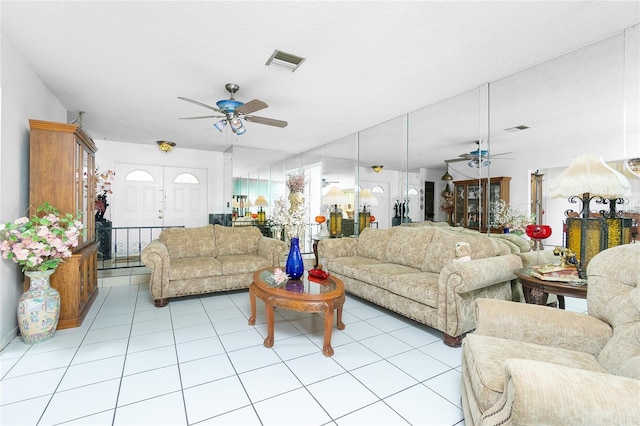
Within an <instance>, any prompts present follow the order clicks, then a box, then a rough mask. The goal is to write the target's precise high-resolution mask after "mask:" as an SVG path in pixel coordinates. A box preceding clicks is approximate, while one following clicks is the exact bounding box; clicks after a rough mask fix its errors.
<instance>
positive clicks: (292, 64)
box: [265, 49, 305, 72]
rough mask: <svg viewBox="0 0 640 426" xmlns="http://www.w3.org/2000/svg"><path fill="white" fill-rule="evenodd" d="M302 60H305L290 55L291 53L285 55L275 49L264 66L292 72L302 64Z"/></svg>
mask: <svg viewBox="0 0 640 426" xmlns="http://www.w3.org/2000/svg"><path fill="white" fill-rule="evenodd" d="M304 60H305V58H301V57H300V56H296V55H292V54H291V53H286V52H283V51H281V50H278V49H276V50H274V51H273V54H272V55H271V57H270V58H269V60H268V61H267V63H266V64H265V65H269V66H272V67H278V68H284V69H286V70H289V71H291V72H294V71H295V70H297V69H298V67H299V66H300V65H301V64H302V63H303V62H304Z"/></svg>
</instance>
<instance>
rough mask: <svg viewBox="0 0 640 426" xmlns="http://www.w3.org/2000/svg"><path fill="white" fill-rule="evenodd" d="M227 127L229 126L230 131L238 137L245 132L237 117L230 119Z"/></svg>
mask: <svg viewBox="0 0 640 426" xmlns="http://www.w3.org/2000/svg"><path fill="white" fill-rule="evenodd" d="M229 125H230V126H231V130H232V131H233V133H235V134H236V135H238V136H240V135H243V134H244V132H246V131H247V129H245V128H244V126H243V125H242V120H240V119H239V118H238V117H234V118H232V119H231V121H230V122H229Z"/></svg>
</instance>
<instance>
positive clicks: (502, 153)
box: [488, 152, 513, 157]
mask: <svg viewBox="0 0 640 426" xmlns="http://www.w3.org/2000/svg"><path fill="white" fill-rule="evenodd" d="M509 154H513V152H501V153H500V154H489V155H488V156H489V157H499V156H500V155H509Z"/></svg>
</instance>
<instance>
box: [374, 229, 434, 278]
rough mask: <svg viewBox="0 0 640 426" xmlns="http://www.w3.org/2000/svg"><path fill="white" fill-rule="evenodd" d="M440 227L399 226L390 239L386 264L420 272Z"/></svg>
mask: <svg viewBox="0 0 640 426" xmlns="http://www.w3.org/2000/svg"><path fill="white" fill-rule="evenodd" d="M438 229H440V228H438V227H433V226H423V227H410V226H398V227H396V230H395V232H394V233H393V235H392V236H391V238H389V244H387V251H386V253H385V262H387V263H398V264H401V265H405V266H410V267H412V268H416V269H418V270H420V269H421V268H422V264H423V263H424V256H425V254H426V252H427V247H428V246H429V245H430V243H431V239H432V238H433V236H434V234H436V233H437V231H438Z"/></svg>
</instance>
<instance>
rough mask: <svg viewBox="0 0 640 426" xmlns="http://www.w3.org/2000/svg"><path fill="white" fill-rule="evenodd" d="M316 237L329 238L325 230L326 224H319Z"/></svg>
mask: <svg viewBox="0 0 640 426" xmlns="http://www.w3.org/2000/svg"><path fill="white" fill-rule="evenodd" d="M316 236H317V237H320V238H327V237H328V236H329V230H328V229H327V224H326V223H321V224H320V231H319V232H318V233H317V234H316Z"/></svg>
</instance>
